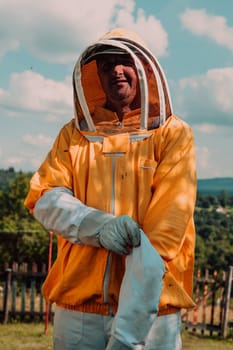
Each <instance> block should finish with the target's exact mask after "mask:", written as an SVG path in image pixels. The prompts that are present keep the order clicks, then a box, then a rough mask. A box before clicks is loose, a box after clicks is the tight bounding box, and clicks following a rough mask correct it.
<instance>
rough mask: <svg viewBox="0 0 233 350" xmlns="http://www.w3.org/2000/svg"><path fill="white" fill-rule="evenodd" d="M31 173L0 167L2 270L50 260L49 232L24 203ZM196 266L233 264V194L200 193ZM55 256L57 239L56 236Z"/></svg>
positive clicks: (0, 268)
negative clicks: (17, 265) (16, 265)
mask: <svg viewBox="0 0 233 350" xmlns="http://www.w3.org/2000/svg"><path fill="white" fill-rule="evenodd" d="M31 176H32V173H24V172H15V171H14V169H13V168H10V169H8V170H0V213H1V214H0V235H1V244H0V270H2V269H3V268H4V262H8V263H9V264H11V263H12V262H13V261H17V262H19V263H21V262H28V263H32V262H36V263H37V264H40V263H43V262H47V259H48V246H49V234H48V232H46V231H45V230H44V229H43V227H42V226H41V225H40V224H39V223H38V222H37V221H36V220H35V219H34V218H33V216H32V215H30V214H29V212H28V210H27V209H26V208H25V207H24V200H25V197H26V195H27V192H28V188H29V181H30V178H31ZM195 224H196V231H197V242H196V267H197V266H198V267H201V268H202V269H203V270H204V269H209V270H210V271H213V270H215V269H216V270H225V271H226V270H227V269H228V266H229V265H233V196H232V195H230V194H229V193H227V192H225V191H222V192H220V193H219V194H218V195H203V194H202V193H198V194H197V202H196V208H195ZM53 245H54V248H53V259H54V258H55V255H56V239H55V237H54V240H53Z"/></svg>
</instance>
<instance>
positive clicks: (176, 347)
mask: <svg viewBox="0 0 233 350" xmlns="http://www.w3.org/2000/svg"><path fill="white" fill-rule="evenodd" d="M135 317H137V315H135ZM113 318H114V317H113V316H102V315H96V314H91V313H83V312H78V311H71V310H65V309H62V308H59V307H56V310H55V317H54V336H53V344H54V347H53V350H104V349H106V347H107V343H108V341H109V338H110V335H111V326H112V322H113ZM180 332H181V317H180V313H179V312H178V313H174V314H171V315H166V316H159V317H157V318H156V319H155V320H154V323H153V325H152V327H151V329H150V331H149V333H148V336H147V338H146V341H145V345H136V346H135V347H134V349H135V350H181V349H182V346H181V336H180ZM129 349H130V348H129V347H127V346H124V345H122V346H121V345H119V346H118V347H117V348H115V349H114V350H129Z"/></svg>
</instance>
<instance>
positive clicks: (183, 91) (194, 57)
mask: <svg viewBox="0 0 233 350" xmlns="http://www.w3.org/2000/svg"><path fill="white" fill-rule="evenodd" d="M114 27H124V28H128V29H131V30H133V31H135V32H137V33H138V34H139V35H140V36H142V37H143V39H144V41H145V42H146V43H147V46H148V47H149V48H150V50H151V51H152V52H153V53H154V54H155V56H156V57H157V59H158V60H159V62H160V64H161V66H162V68H163V70H164V72H165V74H166V77H167V80H168V84H169V87H170V93H171V97H172V103H173V110H174V113H175V114H176V115H178V116H179V117H180V118H181V119H183V120H185V121H186V122H187V123H188V124H189V125H190V126H191V127H192V130H193V133H194V138H195V147H196V155H197V176H198V178H199V179H201V178H214V177H233V1H231V0H221V1H220V0H202V1H201V0H171V1H169V0H167V1H164V0H98V1H92V0H90V1H88V0H86V1H80V0H65V1H62V0H40V1H39V0H33V1H32V0H0V43H1V45H0V169H8V168H9V167H13V168H14V169H15V170H16V171H20V170H22V171H35V170H36V169H37V168H38V167H39V165H40V164H41V162H42V161H43V159H44V158H45V156H46V154H47V152H48V151H49V149H50V148H51V147H52V144H53V142H54V139H55V137H56V136H57V134H58V132H59V130H60V128H61V127H62V126H63V125H64V124H65V123H67V122H68V121H69V120H70V119H72V118H73V115H74V113H73V93H72V83H71V77H72V72H73V68H74V65H75V63H76V60H77V58H78V56H79V54H80V53H81V52H82V51H83V50H84V49H85V48H86V47H87V46H89V45H90V44H91V43H93V42H94V41H95V40H97V39H99V38H100V37H101V36H102V35H103V34H104V33H105V32H107V31H108V30H110V29H112V28H114Z"/></svg>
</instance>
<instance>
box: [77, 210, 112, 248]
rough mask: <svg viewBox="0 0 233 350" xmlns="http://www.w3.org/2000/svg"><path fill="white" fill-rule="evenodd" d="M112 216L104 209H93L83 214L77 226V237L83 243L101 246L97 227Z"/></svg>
mask: <svg viewBox="0 0 233 350" xmlns="http://www.w3.org/2000/svg"><path fill="white" fill-rule="evenodd" d="M113 218H114V216H113V215H112V214H109V213H105V212H104V211H101V210H97V209H93V210H92V211H91V212H90V213H89V214H87V215H86V216H85V218H84V219H83V220H82V222H81V223H80V226H79V231H78V238H79V240H80V241H81V242H82V244H85V245H91V246H94V247H101V244H100V242H99V229H100V228H101V227H102V226H103V225H104V224H105V223H106V222H108V221H110V220H112V219H113Z"/></svg>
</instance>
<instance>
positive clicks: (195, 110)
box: [173, 67, 233, 125]
mask: <svg viewBox="0 0 233 350" xmlns="http://www.w3.org/2000/svg"><path fill="white" fill-rule="evenodd" d="M232 91H233V67H227V68H220V69H211V70H208V71H207V73H206V74H203V75H200V76H194V77H190V78H185V79H182V80H180V81H179V82H178V84H177V86H176V89H174V94H173V96H174V105H175V106H176V109H177V111H178V114H179V115H181V116H183V117H185V118H187V119H188V121H189V122H190V123H192V124H218V125H223V124H226V125H233V99H232Z"/></svg>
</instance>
